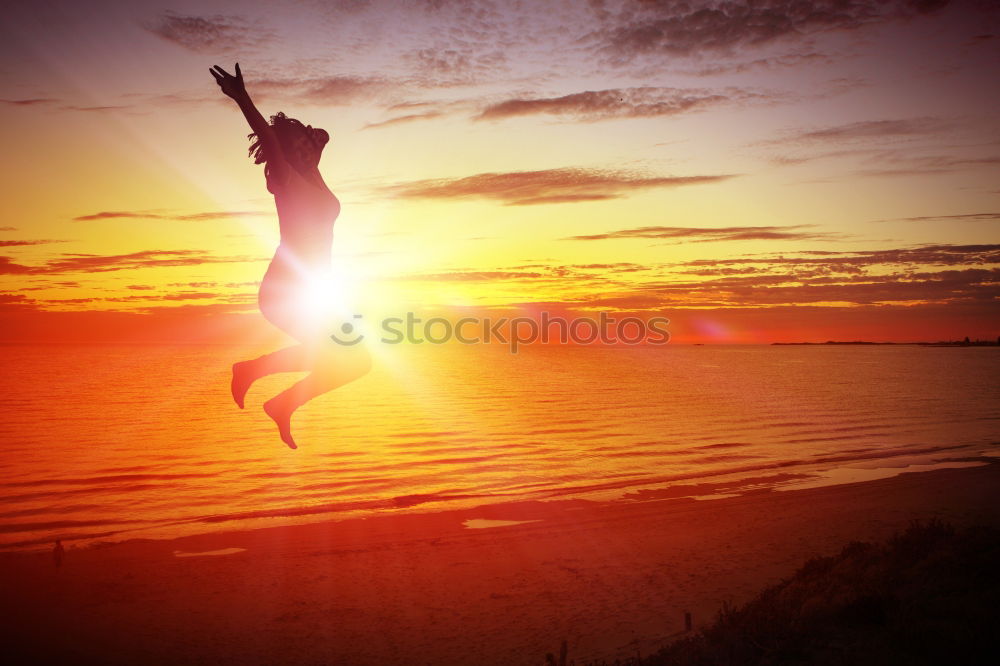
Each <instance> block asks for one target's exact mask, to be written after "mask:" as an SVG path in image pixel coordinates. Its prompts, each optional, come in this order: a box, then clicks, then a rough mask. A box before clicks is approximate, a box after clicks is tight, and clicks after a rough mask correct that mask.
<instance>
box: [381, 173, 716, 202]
mask: <svg viewBox="0 0 1000 666" xmlns="http://www.w3.org/2000/svg"><path fill="white" fill-rule="evenodd" d="M733 177H734V176H733V175H732V174H729V175H712V176H645V175H640V174H636V173H632V172H624V171H609V170H599V169H574V168H565V169H548V170H544V171H513V172H505V173H481V174H476V175H475V176H467V177H465V178H441V179H431V180H418V181H412V182H409V183H401V184H398V185H389V186H385V187H383V188H381V189H382V191H383V192H385V193H386V194H389V195H391V196H395V197H401V198H407V199H477V198H478V199H494V200H497V201H501V202H503V203H504V204H505V205H510V206H525V205H532V204H546V203H574V202H578V201H600V200H606V199H615V198H619V197H622V196H625V195H626V194H628V193H629V192H633V191H637V190H645V189H655V188H662V187H678V186H681V185H699V184H705V183H717V182H720V181H723V180H726V179H729V178H733Z"/></svg>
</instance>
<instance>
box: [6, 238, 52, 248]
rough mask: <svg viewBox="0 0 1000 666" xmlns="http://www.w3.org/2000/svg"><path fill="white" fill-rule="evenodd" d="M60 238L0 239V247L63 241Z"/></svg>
mask: <svg viewBox="0 0 1000 666" xmlns="http://www.w3.org/2000/svg"><path fill="white" fill-rule="evenodd" d="M65 242H66V241H60V240H0V247H21V246H24V245H48V244H49V243H65Z"/></svg>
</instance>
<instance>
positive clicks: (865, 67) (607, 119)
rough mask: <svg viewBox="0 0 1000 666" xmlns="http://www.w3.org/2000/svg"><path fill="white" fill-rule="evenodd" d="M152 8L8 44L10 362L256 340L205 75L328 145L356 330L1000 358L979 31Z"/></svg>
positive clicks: (269, 218)
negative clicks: (537, 325) (387, 317)
mask: <svg viewBox="0 0 1000 666" xmlns="http://www.w3.org/2000/svg"><path fill="white" fill-rule="evenodd" d="M167 5H168V6H169V9H164V5H163V4H146V3H142V2H95V3H86V6H84V5H78V4H74V3H70V2H32V3H22V4H21V5H20V6H17V7H15V8H13V9H10V10H8V11H7V14H6V15H5V20H4V23H3V26H2V27H0V32H2V39H0V50H2V52H3V67H2V70H0V72H2V78H0V114H2V120H3V127H4V128H5V130H4V146H5V149H6V156H5V160H4V163H5V169H4V171H5V178H4V179H3V184H2V187H3V195H4V200H5V201H6V203H7V215H6V216H5V219H4V220H3V221H2V223H0V227H2V230H0V245H2V253H0V254H2V256H0V280H2V283H0V288H2V291H3V293H2V294H0V323H2V329H0V339H4V340H19V341H31V340H155V341H161V342H167V341H187V340H199V339H211V340H232V341H239V340H241V339H243V338H242V336H244V335H245V333H246V331H247V330H249V329H252V328H254V327H256V326H257V325H258V324H259V323H260V319H259V315H257V313H256V302H255V293H256V281H257V280H259V279H260V277H261V276H262V274H263V271H264V269H265V268H266V265H267V261H268V259H269V258H270V255H271V253H272V252H273V250H274V247H275V245H276V244H277V223H276V217H275V214H274V209H273V203H272V201H271V200H270V197H269V195H268V193H267V191H266V189H265V188H264V182H263V174H262V170H261V168H260V167H255V166H253V165H252V163H251V161H250V160H248V159H246V157H245V156H246V147H247V141H246V134H247V133H248V131H249V130H248V128H247V127H246V126H245V123H244V121H243V119H242V118H241V116H240V114H239V111H238V110H237V109H236V108H235V106H234V105H233V104H232V103H231V102H230V101H229V100H228V99H226V98H224V97H222V96H221V94H220V93H219V92H218V88H217V87H216V85H215V82H214V81H213V80H212V77H211V76H209V73H208V68H209V66H211V65H213V64H220V65H222V66H223V67H226V68H227V69H231V66H232V63H233V62H234V61H236V60H239V62H240V63H241V65H242V69H243V72H244V75H245V77H246V80H247V86H248V89H249V90H250V92H251V94H252V95H253V96H254V98H255V100H256V102H257V104H258V106H259V107H260V108H261V111H262V112H263V113H264V114H265V115H267V114H270V113H274V112H277V111H279V110H281V111H285V112H286V113H288V114H289V115H291V116H294V117H298V118H300V119H302V120H303V121H304V122H306V123H309V124H312V125H315V126H320V127H324V128H326V129H328V130H329V131H330V133H331V135H332V136H333V140H332V142H331V144H330V146H329V147H328V148H327V152H326V154H325V156H324V161H323V163H322V164H321V165H320V168H321V171H322V172H323V175H324V177H325V178H326V180H327V182H328V184H329V185H330V186H331V188H332V189H333V190H334V192H335V193H336V194H337V195H338V196H339V197H340V199H341V201H342V203H343V212H342V214H341V216H340V218H339V219H338V221H337V227H336V232H335V234H336V236H335V243H334V253H335V258H336V263H337V271H338V276H339V283H338V285H339V286H338V287H337V288H338V289H339V290H341V292H342V293H341V294H340V297H341V298H342V299H343V301H344V302H345V303H347V304H349V305H350V307H352V308H354V309H355V310H356V311H359V312H366V313H368V312H370V313H382V314H385V313H396V312H401V311H405V310H406V309H409V308H420V309H422V311H426V312H434V311H440V312H451V311H453V310H454V308H471V309H474V310H483V311H486V310H490V311H504V312H519V311H530V312H537V311H538V310H539V309H542V308H552V309H557V310H581V311H593V310H595V309H598V308H603V309H610V310H616V311H626V312H639V313H641V314H644V315H648V316H653V315H659V314H662V315H665V316H667V317H669V318H670V319H671V320H672V321H673V325H672V330H673V332H674V339H675V340H676V341H679V342H694V341H697V342H771V341H776V340H826V339H856V338H864V339H872V340H927V339H935V340H936V339H943V338H947V339H953V338H958V337H962V336H965V335H969V336H972V337H977V336H979V337H995V336H996V335H997V334H998V333H1000V317H998V307H997V295H998V288H997V275H998V267H1000V245H997V244H995V243H996V241H997V224H998V221H1000V201H998V199H1000V189H998V183H1000V179H998V178H997V175H998V166H1000V121H998V116H997V111H996V109H997V108H998V106H1000V87H998V86H997V84H996V62H998V61H1000V32H998V30H1000V12H998V11H997V9H996V3H992V2H985V1H977V0H966V1H954V2H935V1H932V0H922V1H919V2H918V1H910V2H903V1H896V2H850V3H844V2H832V1H829V0H828V1H819V0H804V1H801V2H791V1H790V0H764V1H763V2H757V3H753V6H754V8H753V9H748V8H746V6H745V5H746V3H729V2H690V3H678V2H660V3H656V2H646V3H632V2H628V3H621V2H590V3H586V2H532V3H524V4H523V6H518V5H517V4H515V3H507V2H482V1H480V0H472V1H471V2H428V3H422V2H364V1H362V0H356V1H350V0H344V1H342V2H333V3H309V2H294V3H293V2H289V3H254V2H238V3H237V2H212V1H209V2H199V3H193V2H188V3H180V2H168V3H167ZM279 7H280V9H279Z"/></svg>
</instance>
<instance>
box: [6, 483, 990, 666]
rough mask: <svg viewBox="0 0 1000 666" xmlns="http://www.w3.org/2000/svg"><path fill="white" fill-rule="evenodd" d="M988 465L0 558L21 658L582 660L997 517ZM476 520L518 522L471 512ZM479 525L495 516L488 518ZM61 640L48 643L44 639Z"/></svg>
mask: <svg viewBox="0 0 1000 666" xmlns="http://www.w3.org/2000/svg"><path fill="white" fill-rule="evenodd" d="M998 499H1000V464H987V465H981V466H976V467H966V468H960V469H938V470H934V471H923V472H904V473H902V474H899V475H898V476H894V477H891V478H886V479H879V480H874V481H865V482H858V483H842V484H838V485H830V486H822V487H818V488H804V489H798V490H784V491H769V490H761V491H757V492H748V493H745V494H741V495H738V496H735V497H725V498H720V499H712V500H709V501H704V500H695V499H689V498H688V499H676V498H656V499H648V500H644V501H640V502H614V503H595V502H590V501H585V500H561V501H557V502H549V503H540V502H525V503H519V504H508V505H488V506H485V507H480V508H478V509H455V510H444V511H437V512H433V513H406V514H388V515H380V516H373V517H367V518H357V519H349V520H344V521H337V522H332V521H326V522H321V523H310V524H302V525H290V526H275V527H264V528H258V529H254V530H244V531H230V532H215V533H209V534H203V535H196V536H185V537H178V538H175V539H170V540H130V541H124V542H119V543H115V544H111V545H107V546H102V547H94V548H85V549H69V550H67V553H66V559H65V563H64V564H63V566H62V567H61V568H59V569H56V568H55V567H54V566H53V564H52V561H51V556H50V555H49V554H48V553H38V552H34V553H10V552H8V553H4V554H2V555H0V561H2V562H3V564H4V565H5V566H3V567H2V574H0V580H3V586H4V588H5V589H6V590H9V593H8V594H6V595H5V596H6V599H5V602H4V603H5V605H8V604H9V605H10V608H8V609H6V610H7V611H8V613H7V617H9V618H14V620H13V626H14V627H16V629H17V632H16V633H14V634H13V635H16V636H19V642H20V643H21V647H22V649H25V650H28V652H26V654H46V653H52V654H51V656H55V657H66V656H77V657H80V656H83V657H95V656H99V657H100V658H101V659H102V660H104V661H108V662H111V663H124V662H126V661H136V660H140V659H145V660H149V659H153V661H195V662H207V661H212V662H216V663H237V662H239V663H262V662H267V663H288V662H295V663H320V662H326V663H329V662H331V661H333V662H336V661H338V660H344V661H346V662H347V663H352V664H369V663H370V664H387V663H388V664H394V663H399V664H403V663H407V664H411V663H429V664H430V663H446V664H447V663H484V664H516V663H540V661H541V660H542V657H543V656H544V654H545V652H550V651H553V650H554V649H555V648H556V647H557V646H558V645H559V642H560V641H561V640H562V639H566V640H567V641H568V642H569V648H570V654H571V655H572V656H573V658H574V659H576V660H577V663H581V662H582V661H584V660H586V659H600V658H605V659H612V660H613V659H615V658H621V657H628V656H635V654H636V652H637V651H638V652H640V653H641V654H649V653H651V652H652V651H655V650H656V649H658V648H659V647H661V646H662V645H663V644H665V642H668V641H669V640H670V637H671V636H674V635H675V634H677V632H679V631H680V630H681V629H682V628H683V613H684V612H685V611H688V612H692V614H693V616H694V620H695V628H698V627H699V626H703V625H704V624H705V623H707V622H709V621H711V620H712V619H713V618H714V615H715V613H716V612H717V611H718V609H719V608H720V606H721V605H722V604H723V603H737V604H738V603H741V602H743V601H745V600H747V599H748V598H750V597H751V596H752V595H753V594H755V593H756V592H757V591H758V590H759V589H761V588H763V587H764V586H766V585H768V584H772V583H775V582H777V581H779V580H781V579H782V578H784V577H787V576H789V575H791V574H792V573H793V572H794V571H795V570H796V569H797V567H798V566H800V565H801V564H802V563H803V562H804V561H805V560H806V559H808V558H810V557H813V556H816V555H829V554H831V553H833V552H836V551H837V550H838V549H839V548H841V547H842V546H844V545H845V544H846V543H849V542H851V541H857V540H860V541H870V540H880V539H884V538H886V537H887V536H889V535H891V534H892V533H893V532H894V531H897V530H899V529H902V528H905V527H906V525H907V524H908V523H909V522H910V521H911V520H915V519H923V520H927V519H930V518H938V519H941V520H944V521H947V522H951V523H954V524H956V525H971V524H994V525H995V524H1000V502H997V500H998ZM470 519H479V520H495V521H516V522H517V524H502V525H497V526H484V527H482V528H479V529H470V528H469V527H465V526H464V525H465V524H466V522H465V521H467V520H470ZM487 525H489V524H487ZM53 635H55V636H61V637H62V640H61V641H57V642H56V643H53V642H52V641H51V640H49V642H48V643H47V642H46V640H45V639H44V637H45V636H53Z"/></svg>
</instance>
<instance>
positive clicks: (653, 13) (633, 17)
mask: <svg viewBox="0 0 1000 666" xmlns="http://www.w3.org/2000/svg"><path fill="white" fill-rule="evenodd" d="M944 4H946V3H945V2H919V3H914V2H911V1H904V0H890V1H888V2H876V1H874V0H869V1H864V0H760V1H759V2H753V3H746V2H730V1H722V2H708V1H701V2H697V1H696V2H673V1H671V0H661V1H658V2H646V3H635V4H633V3H626V4H625V5H624V8H623V10H622V11H621V13H620V14H619V15H617V16H615V17H613V18H610V17H609V18H608V20H607V21H606V22H605V25H604V27H602V28H601V29H599V30H598V31H595V32H594V33H593V34H592V35H591V37H592V38H593V39H594V40H595V41H596V42H597V43H598V45H599V48H601V49H602V50H603V51H604V52H605V53H606V54H608V55H609V56H610V57H611V58H612V59H613V60H615V61H619V62H626V61H629V60H632V59H633V58H635V57H637V56H641V55H646V54H649V55H661V56H693V55H700V54H702V53H707V52H711V53H728V52H732V51H735V50H736V49H737V48H740V47H759V46H764V45H767V44H770V43H772V42H775V41H777V40H780V39H783V38H800V37H803V36H806V35H810V34H814V33H818V32H822V31H829V30H843V29H853V28H858V27H861V26H863V25H866V24H870V23H875V22H878V21H884V20H890V19H894V18H899V17H902V16H912V15H915V14H918V13H927V12H930V11H934V10H936V9H938V8H940V7H942V6H944Z"/></svg>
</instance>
